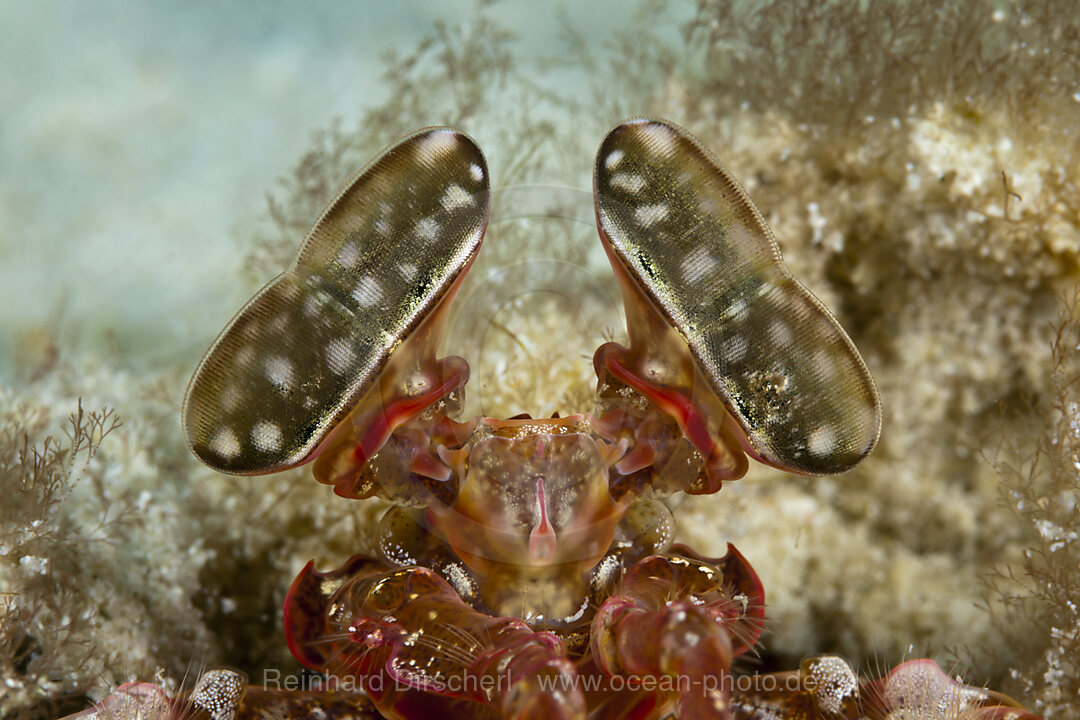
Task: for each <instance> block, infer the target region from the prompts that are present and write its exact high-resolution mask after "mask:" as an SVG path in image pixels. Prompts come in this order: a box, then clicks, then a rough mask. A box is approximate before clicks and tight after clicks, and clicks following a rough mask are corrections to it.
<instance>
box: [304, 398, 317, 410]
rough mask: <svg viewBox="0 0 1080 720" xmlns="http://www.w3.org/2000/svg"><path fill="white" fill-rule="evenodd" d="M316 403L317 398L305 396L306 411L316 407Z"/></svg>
mask: <svg viewBox="0 0 1080 720" xmlns="http://www.w3.org/2000/svg"><path fill="white" fill-rule="evenodd" d="M316 402H317V401H316V400H315V398H313V397H311V396H310V395H305V396H304V408H305V409H307V410H310V409H311V408H313V407H315V403H316Z"/></svg>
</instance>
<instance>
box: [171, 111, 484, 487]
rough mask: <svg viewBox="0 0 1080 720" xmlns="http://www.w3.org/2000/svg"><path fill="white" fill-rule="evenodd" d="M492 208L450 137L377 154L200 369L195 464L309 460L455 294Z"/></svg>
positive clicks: (461, 144) (190, 419)
mask: <svg viewBox="0 0 1080 720" xmlns="http://www.w3.org/2000/svg"><path fill="white" fill-rule="evenodd" d="M488 200H489V189H488V171H487V165H486V163H485V161H484V156H483V154H482V153H481V152H480V149H479V148H478V147H477V146H476V144H475V143H474V142H473V141H472V140H471V139H470V138H468V137H467V136H465V135H463V134H461V133H459V132H457V131H455V130H451V129H449V128H429V129H426V130H421V131H419V132H417V133H415V134H413V135H410V136H409V137H407V138H405V139H404V140H402V141H401V142H399V143H397V144H396V145H394V146H392V147H390V148H389V149H387V150H385V151H384V152H383V153H382V154H381V155H380V156H378V157H377V158H375V159H374V160H373V161H372V162H371V163H370V164H369V165H368V166H367V167H366V168H365V169H364V170H362V171H361V172H360V174H359V175H357V177H356V178H355V179H354V180H353V181H352V182H351V183H350V184H349V185H348V186H346V188H345V189H344V190H343V191H342V192H341V194H340V195H338V197H337V198H336V199H335V200H334V201H333V202H332V203H331V204H330V206H329V207H328V208H327V209H326V210H325V211H324V212H323V214H322V216H321V217H320V218H319V219H318V220H317V221H316V222H315V224H314V226H313V227H312V228H311V230H310V231H309V232H308V235H307V237H306V239H305V240H304V243H303V245H302V246H301V248H300V252H299V255H298V257H297V259H296V262H295V263H294V264H293V266H292V267H291V268H290V269H289V270H287V271H286V272H285V273H283V274H282V275H280V276H278V277H277V278H276V279H275V280H273V281H272V282H270V283H269V284H268V285H266V287H264V288H263V289H262V290H260V291H259V292H258V294H256V295H255V297H254V298H252V299H251V300H250V301H249V302H248V303H247V305H246V306H244V308H243V309H242V310H241V311H240V312H239V313H238V314H237V315H236V317H234V318H233V319H232V321H231V322H230V323H229V325H228V326H227V327H226V328H225V330H224V331H223V332H222V333H221V335H220V336H219V337H218V338H217V340H216V341H215V342H214V344H213V346H212V347H211V348H210V350H209V351H208V352H207V354H206V356H205V357H204V358H203V360H202V362H201V363H200V365H199V367H198V369H197V370H196V371H195V375H194V376H193V377H192V379H191V383H190V385H189V386H188V390H187V397H186V398H185V401H184V419H183V424H184V430H185V432H186V434H187V440H188V444H189V445H190V446H191V449H192V451H193V452H194V453H195V455H196V456H198V457H199V459H200V460H202V461H203V462H205V463H206V464H207V465H209V466H210V467H212V468H214V469H217V470H220V471H223V472H229V473H236V474H260V473H269V472H275V471H277V470H282V469H285V468H288V467H292V466H295V465H298V464H300V463H303V462H305V461H307V460H310V459H311V458H312V457H313V455H314V454H315V453H316V451H317V450H318V449H319V447H320V443H322V441H323V440H324V439H325V438H326V437H327V435H328V434H329V433H330V432H331V430H333V429H334V427H335V426H336V425H337V424H338V423H339V422H341V421H342V419H343V418H345V417H346V415H348V413H349V412H350V410H351V409H352V408H353V407H354V406H355V405H356V404H357V403H358V402H359V400H360V399H361V398H362V397H363V396H364V395H365V393H367V392H368V391H369V390H370V389H371V388H372V386H373V385H374V384H375V381H376V379H377V378H378V377H379V375H380V373H381V372H382V371H383V369H384V368H385V367H386V365H387V363H388V361H389V360H390V356H391V353H392V352H394V351H395V349H396V348H398V347H399V346H401V345H402V343H403V342H404V341H405V340H406V339H408V338H409V337H410V336H412V335H413V334H414V333H415V331H416V330H417V328H418V327H420V326H421V323H422V322H423V320H424V319H425V318H426V317H428V316H429V315H431V314H432V313H434V311H435V310H437V309H438V308H439V306H440V304H442V303H444V302H445V301H446V300H447V299H448V298H449V297H450V296H451V295H452V294H453V291H454V289H455V288H456V286H457V284H458V281H459V280H460V278H461V276H462V275H463V273H464V272H465V271H466V270H467V269H468V267H469V264H470V263H471V262H472V259H473V257H474V256H475V255H476V252H477V250H478V249H479V247H480V242H481V239H482V237H483V234H484V230H485V228H486V227H487V218H488V204H489V203H488Z"/></svg>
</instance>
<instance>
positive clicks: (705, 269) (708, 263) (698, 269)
mask: <svg viewBox="0 0 1080 720" xmlns="http://www.w3.org/2000/svg"><path fill="white" fill-rule="evenodd" d="M680 267H681V269H682V276H683V279H684V280H686V282H688V283H690V284H691V285H695V284H697V283H698V282H699V281H700V280H701V279H702V278H703V277H705V276H706V275H708V274H709V273H711V272H712V271H713V270H715V269H716V258H714V257H713V256H712V253H710V252H709V250H708V248H706V247H705V246H704V245H698V246H697V247H696V248H694V249H693V250H691V251H690V252H688V253H686V257H684V258H683V260H682V263H681V265H680Z"/></svg>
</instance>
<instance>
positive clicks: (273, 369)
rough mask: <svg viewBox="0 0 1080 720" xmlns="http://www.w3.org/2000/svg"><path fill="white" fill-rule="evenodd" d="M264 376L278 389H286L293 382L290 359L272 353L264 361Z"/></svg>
mask: <svg viewBox="0 0 1080 720" xmlns="http://www.w3.org/2000/svg"><path fill="white" fill-rule="evenodd" d="M266 377H267V378H269V379H270V382H272V383H273V384H274V385H275V386H276V387H277V388H278V389H279V390H288V389H289V388H290V387H291V386H292V384H293V364H292V361H290V360H289V359H288V358H286V357H282V356H281V355H274V356H273V357H271V358H270V359H268V360H267V361H266Z"/></svg>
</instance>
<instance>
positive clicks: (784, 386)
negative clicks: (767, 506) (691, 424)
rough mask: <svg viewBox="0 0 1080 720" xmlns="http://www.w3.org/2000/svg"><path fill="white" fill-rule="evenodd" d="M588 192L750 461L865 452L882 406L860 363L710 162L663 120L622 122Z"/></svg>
mask: <svg viewBox="0 0 1080 720" xmlns="http://www.w3.org/2000/svg"><path fill="white" fill-rule="evenodd" d="M594 193H595V198H596V213H597V222H598V226H599V228H600V235H601V239H602V240H603V242H604V243H605V244H606V245H607V248H608V253H609V256H610V257H611V258H612V262H617V263H618V265H619V266H621V268H622V269H623V270H625V274H626V275H627V276H629V278H630V283H629V285H630V286H632V292H635V293H638V294H639V295H640V299H642V300H644V301H646V302H648V303H649V304H650V305H651V306H652V307H653V308H654V309H655V310H656V311H658V312H659V314H660V315H661V316H662V317H663V318H664V319H665V320H666V321H667V322H668V323H669V324H670V325H671V326H673V327H674V328H675V329H676V330H678V332H679V333H680V334H681V335H682V337H683V338H684V339H685V341H686V345H687V347H688V350H689V353H690V355H691V356H692V358H693V361H694V363H696V365H697V367H698V369H699V370H700V371H701V373H702V375H703V376H704V378H705V379H706V381H707V384H708V385H709V390H710V391H711V392H712V393H714V394H715V396H716V397H717V398H719V399H720V401H721V402H722V403H723V404H724V406H725V408H726V410H727V412H728V413H729V414H730V415H731V416H732V418H734V420H735V421H736V422H737V423H738V425H739V427H740V428H741V431H742V433H743V434H744V437H743V438H741V439H740V442H742V443H743V444H744V447H745V449H746V450H747V451H748V452H750V453H751V454H753V455H754V456H756V457H757V458H759V459H761V460H763V461H765V462H767V463H769V464H771V465H774V466H777V467H780V468H783V469H785V470H789V471H792V472H798V473H804V474H811V475H817V474H827V473H836V472H842V471H844V470H847V469H848V468H850V467H851V466H853V465H854V464H855V463H857V462H858V461H859V460H861V459H862V458H863V457H865V456H866V455H867V454H868V453H869V452H870V451H871V450H872V449H873V447H874V445H875V444H876V442H877V438H878V434H879V431H880V427H881V409H880V402H879V399H878V394H877V390H876V388H875V387H874V383H873V380H872V379H871V378H870V374H869V372H868V371H867V369H866V365H865V364H864V363H863V361H862V358H861V357H860V356H859V353H858V351H857V350H856V349H855V346H854V345H853V344H852V342H851V340H850V339H849V338H848V336H847V335H846V334H845V333H844V331H843V329H842V328H841V327H840V325H839V324H838V323H837V322H836V320H835V319H834V318H833V316H832V315H831V314H830V313H829V311H828V310H827V309H826V308H825V306H824V305H822V304H821V302H820V301H818V299H817V298H815V297H814V296H813V295H812V294H811V293H810V292H809V291H808V290H807V289H806V288H804V287H803V286H802V285H801V284H799V282H798V281H797V280H795V279H794V278H793V277H792V276H791V273H789V272H788V270H787V268H786V267H785V266H784V264H783V261H782V259H781V257H780V251H779V249H778V248H777V245H776V241H775V239H774V238H773V234H772V231H771V230H770V229H769V227H768V225H766V224H765V220H764V219H763V218H762V217H761V214H760V213H759V212H758V211H757V208H756V207H754V204H753V202H751V200H750V198H749V196H748V195H747V194H746V192H745V191H744V190H743V189H742V187H741V186H740V185H739V183H738V182H737V181H736V180H735V179H734V178H733V177H732V176H731V175H729V174H728V172H727V171H726V170H724V168H723V167H721V165H720V163H719V162H717V160H716V159H715V158H714V157H713V156H712V154H710V153H709V152H708V151H707V150H705V149H704V148H703V147H702V146H701V145H700V144H699V143H698V142H697V141H696V140H695V139H694V138H692V137H691V136H690V135H689V134H687V133H686V132H685V131H684V130H682V129H681V128H679V127H677V126H675V125H673V124H671V123H668V122H666V121H663V120H649V119H638V120H630V121H628V122H625V123H623V124H621V125H619V126H618V127H616V128H615V129H614V130H612V131H611V133H609V134H608V136H607V137H606V138H605V139H604V142H603V144H602V145H601V146H600V151H599V154H598V156H597V160H596V167H595V173H594ZM631 330H632V331H631V335H632V336H633V335H634V333H633V329H631ZM660 360H664V358H661V359H660ZM695 392H696V389H695Z"/></svg>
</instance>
